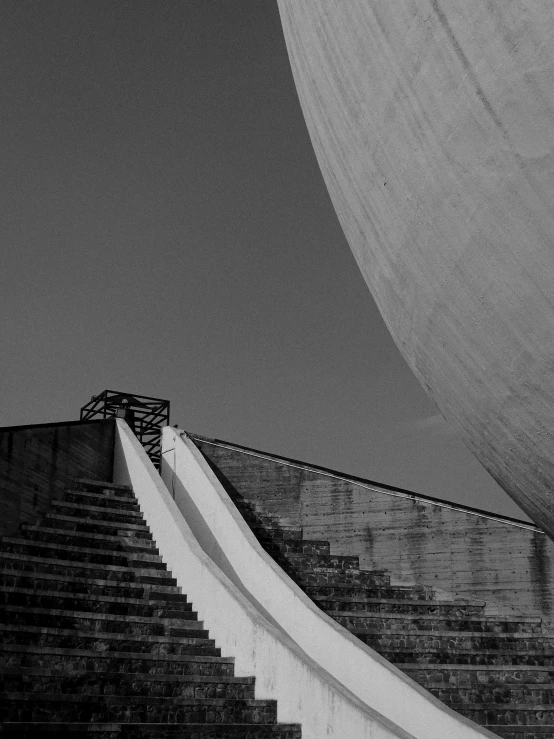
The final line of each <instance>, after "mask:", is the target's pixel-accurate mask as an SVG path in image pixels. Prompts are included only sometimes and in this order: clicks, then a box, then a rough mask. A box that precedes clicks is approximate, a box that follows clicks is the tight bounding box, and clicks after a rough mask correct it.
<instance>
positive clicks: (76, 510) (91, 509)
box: [52, 500, 144, 523]
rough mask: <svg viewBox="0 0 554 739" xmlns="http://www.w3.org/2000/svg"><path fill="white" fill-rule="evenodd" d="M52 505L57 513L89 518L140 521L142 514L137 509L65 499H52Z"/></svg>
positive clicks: (126, 521)
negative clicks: (124, 508)
mask: <svg viewBox="0 0 554 739" xmlns="http://www.w3.org/2000/svg"><path fill="white" fill-rule="evenodd" d="M52 506H53V509H54V510H55V511H57V513H61V514H63V515H65V516H74V517H75V518H88V519H90V520H93V519H94V520H98V519H99V520H101V521H112V522H116V521H119V522H122V523H141V522H142V521H143V520H144V516H143V515H142V513H141V511H140V510H138V511H136V510H124V511H122V510H121V508H109V507H107V506H95V505H83V504H79V505H76V504H75V503H69V502H66V501H65V500H53V501H52Z"/></svg>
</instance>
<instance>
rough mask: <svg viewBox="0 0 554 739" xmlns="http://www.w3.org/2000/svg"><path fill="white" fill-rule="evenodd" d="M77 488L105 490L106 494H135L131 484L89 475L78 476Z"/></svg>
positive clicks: (76, 479)
mask: <svg viewBox="0 0 554 739" xmlns="http://www.w3.org/2000/svg"><path fill="white" fill-rule="evenodd" d="M75 488H76V489H77V490H91V491H93V492H94V491H105V492H106V494H112V493H113V494H114V495H128V496H133V497H134V494H133V488H132V487H131V486H130V485H122V484H121V483H119V482H104V481H103V480H91V479H89V478H88V477H76V478H75Z"/></svg>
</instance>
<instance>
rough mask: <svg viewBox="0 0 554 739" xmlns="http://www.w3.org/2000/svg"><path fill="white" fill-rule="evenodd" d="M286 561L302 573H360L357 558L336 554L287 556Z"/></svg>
mask: <svg viewBox="0 0 554 739" xmlns="http://www.w3.org/2000/svg"><path fill="white" fill-rule="evenodd" d="M286 559H287V561H288V562H289V563H290V564H292V565H293V566H294V567H295V568H298V569H299V570H301V571H303V570H305V569H308V570H309V571H313V570H317V571H319V570H322V571H325V572H326V571H328V570H332V571H334V570H339V571H340V572H342V571H348V572H350V573H352V574H354V572H353V571H355V572H356V573H359V572H361V571H360V569H359V567H360V560H359V557H350V556H343V555H338V554H294V553H290V554H287V557H286Z"/></svg>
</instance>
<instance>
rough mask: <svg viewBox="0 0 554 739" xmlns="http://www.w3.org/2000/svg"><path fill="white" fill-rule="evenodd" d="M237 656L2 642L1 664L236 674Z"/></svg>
mask: <svg viewBox="0 0 554 739" xmlns="http://www.w3.org/2000/svg"><path fill="white" fill-rule="evenodd" d="M234 663H235V659H234V657H221V656H220V655H210V654H204V653H203V654H166V653H163V652H161V653H158V652H156V653H148V652H145V651H141V652H133V651H131V650H127V651H117V650H116V649H114V650H113V651H109V652H102V651H99V650H97V649H82V648H69V647H57V646H52V645H38V646H37V645H35V644H24V645H21V644H6V643H0V666H4V667H13V668H37V667H38V668H47V669H52V670H69V671H76V670H77V671H78V670H88V671H93V672H96V673H103V672H119V673H121V674H122V675H123V676H125V675H131V674H136V675H144V674H150V675H227V676H233V675H234Z"/></svg>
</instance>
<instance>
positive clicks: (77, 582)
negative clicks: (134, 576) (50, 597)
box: [0, 567, 187, 605]
mask: <svg viewBox="0 0 554 739" xmlns="http://www.w3.org/2000/svg"><path fill="white" fill-rule="evenodd" d="M0 586H1V587H5V588H9V587H12V588H16V587H17V588H27V589H32V590H34V591H37V590H40V591H52V592H67V593H72V594H74V595H77V594H82V595H86V596H87V597H90V598H92V597H93V596H94V597H96V596H98V597H99V598H100V599H101V600H106V599H111V598H115V599H120V598H130V599H135V600H137V601H142V602H147V603H149V602H154V603H155V602H156V601H160V600H165V601H168V602H175V603H177V604H180V605H184V604H186V603H187V596H186V595H183V594H182V593H181V588H179V587H177V586H176V585H162V584H155V585H154V584H149V583H134V582H120V581H118V580H102V579H100V578H94V577H73V576H72V575H67V574H64V575H54V574H52V573H49V572H29V571H26V570H17V569H10V568H7V567H0Z"/></svg>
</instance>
